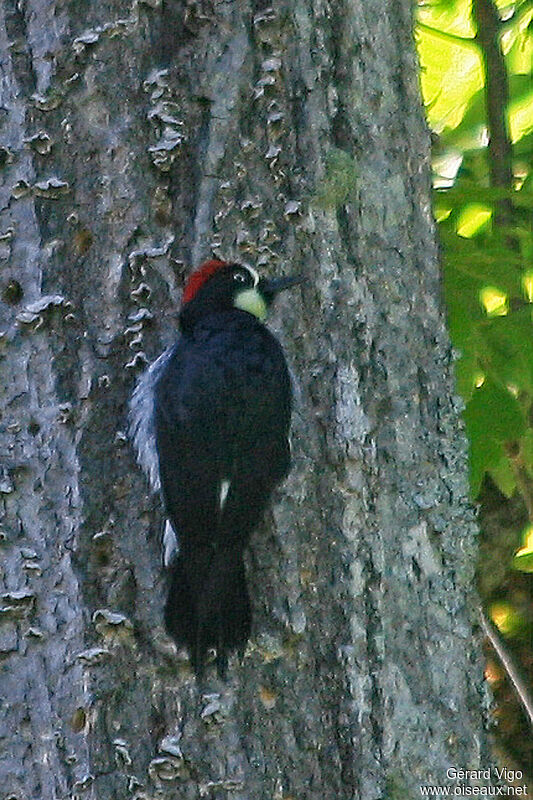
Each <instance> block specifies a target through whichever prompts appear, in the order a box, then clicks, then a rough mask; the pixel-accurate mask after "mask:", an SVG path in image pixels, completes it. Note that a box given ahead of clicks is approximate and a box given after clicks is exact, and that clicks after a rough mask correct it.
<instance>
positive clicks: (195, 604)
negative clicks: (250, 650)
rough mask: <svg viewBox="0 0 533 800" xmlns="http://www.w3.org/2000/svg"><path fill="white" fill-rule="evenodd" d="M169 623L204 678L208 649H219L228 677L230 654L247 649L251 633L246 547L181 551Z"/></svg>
mask: <svg viewBox="0 0 533 800" xmlns="http://www.w3.org/2000/svg"><path fill="white" fill-rule="evenodd" d="M165 624H166V627H167V631H168V632H169V634H170V635H171V636H172V637H173V638H174V639H175V640H176V642H177V643H178V644H179V645H185V646H186V647H187V649H188V651H189V654H190V658H191V663H192V666H193V669H194V671H195V673H196V674H197V675H198V676H201V675H202V673H203V668H204V665H205V660H206V655H207V651H208V650H209V648H211V647H214V648H215V649H216V652H217V669H218V672H219V675H221V676H222V677H223V676H224V675H225V672H226V666H227V659H228V654H229V653H231V652H232V651H234V650H239V651H244V648H245V647H246V642H247V641H248V639H249V637H250V629H251V611H250V601H249V598H248V590H247V587H246V576H245V571H244V563H243V557H242V547H238V548H237V547H225V548H224V547H218V548H217V549H213V548H211V547H209V548H207V547H206V548H201V552H200V549H198V550H195V551H194V552H192V553H191V552H188V553H185V552H180V554H179V556H178V559H177V562H176V564H175V565H174V567H173V569H172V579H171V584H170V589H169V593H168V597H167V602H166V606H165Z"/></svg>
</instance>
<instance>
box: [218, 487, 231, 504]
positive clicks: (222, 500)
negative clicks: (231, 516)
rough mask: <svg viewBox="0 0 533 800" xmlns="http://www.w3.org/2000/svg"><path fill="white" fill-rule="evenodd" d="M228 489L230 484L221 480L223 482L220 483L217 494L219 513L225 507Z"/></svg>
mask: <svg viewBox="0 0 533 800" xmlns="http://www.w3.org/2000/svg"><path fill="white" fill-rule="evenodd" d="M229 487H230V482H229V481H227V480H223V481H221V482H220V494H219V497H218V504H219V508H220V510H221V511H222V510H223V508H224V506H225V505H226V498H227V496H228V492H229Z"/></svg>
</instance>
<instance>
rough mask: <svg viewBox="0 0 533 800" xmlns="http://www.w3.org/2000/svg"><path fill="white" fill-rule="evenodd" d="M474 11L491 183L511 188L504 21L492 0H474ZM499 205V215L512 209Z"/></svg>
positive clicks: (504, 204) (505, 203)
mask: <svg viewBox="0 0 533 800" xmlns="http://www.w3.org/2000/svg"><path fill="white" fill-rule="evenodd" d="M472 14H473V17H474V21H475V23H476V26H477V33H476V40H477V42H478V44H479V46H480V47H481V53H482V57H483V65H484V69H485V102H486V106H487V126H488V130H489V146H488V152H489V171H490V180H491V185H492V186H501V187H504V188H506V189H510V188H512V183H513V172H512V148H511V140H510V138H509V132H508V130H507V120H506V110H507V105H508V103H509V86H508V83H507V70H506V67H505V59H504V56H503V53H502V50H501V47H500V35H501V33H502V24H501V20H500V17H499V14H498V10H497V8H496V6H495V5H494V2H493V0H472ZM499 206H500V216H503V217H505V216H506V215H507V214H508V213H509V211H510V210H511V203H510V200H501V201H500V203H499Z"/></svg>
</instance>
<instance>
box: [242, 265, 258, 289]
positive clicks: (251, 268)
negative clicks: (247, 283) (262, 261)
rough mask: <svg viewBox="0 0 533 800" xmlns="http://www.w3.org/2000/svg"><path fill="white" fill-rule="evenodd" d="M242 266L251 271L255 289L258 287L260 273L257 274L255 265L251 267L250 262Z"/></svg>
mask: <svg viewBox="0 0 533 800" xmlns="http://www.w3.org/2000/svg"><path fill="white" fill-rule="evenodd" d="M242 266H243V267H244V269H245V270H246V271H247V272H249V273H250V275H251V276H252V280H253V282H254V289H255V287H256V286H257V284H258V283H259V275H258V274H257V272H256V271H255V269H254V268H253V267H251V266H250V265H249V264H243V265H242Z"/></svg>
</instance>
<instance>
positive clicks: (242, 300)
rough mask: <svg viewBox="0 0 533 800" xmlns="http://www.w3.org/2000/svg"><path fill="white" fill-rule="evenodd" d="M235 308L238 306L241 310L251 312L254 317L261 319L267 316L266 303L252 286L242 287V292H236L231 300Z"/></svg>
mask: <svg viewBox="0 0 533 800" xmlns="http://www.w3.org/2000/svg"><path fill="white" fill-rule="evenodd" d="M233 305H234V306H235V308H240V310H241V311H247V312H248V313H249V314H253V315H254V317H257V319H259V320H261V321H263V320H264V319H266V316H267V311H268V309H267V304H266V303H265V300H264V298H263V297H261V294H260V293H259V292H258V291H257V289H256V288H255V287H254V288H253V289H243V290H242V292H237V294H236V295H235V300H234V301H233Z"/></svg>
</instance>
